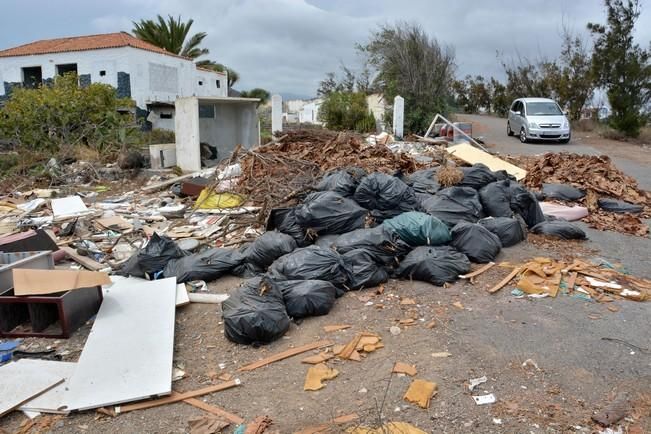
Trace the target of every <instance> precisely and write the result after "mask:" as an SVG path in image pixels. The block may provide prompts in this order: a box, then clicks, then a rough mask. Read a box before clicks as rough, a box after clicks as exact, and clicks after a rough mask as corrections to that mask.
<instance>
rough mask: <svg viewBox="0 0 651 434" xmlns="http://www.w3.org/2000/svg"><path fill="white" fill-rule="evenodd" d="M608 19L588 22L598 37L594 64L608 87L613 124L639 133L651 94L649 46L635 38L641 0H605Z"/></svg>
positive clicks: (599, 81) (631, 133) (601, 82)
mask: <svg viewBox="0 0 651 434" xmlns="http://www.w3.org/2000/svg"><path fill="white" fill-rule="evenodd" d="M604 3H605V6H606V14H607V23H606V24H605V25H604V24H596V23H588V29H589V30H590V32H591V33H592V36H593V39H594V54H593V61H592V68H593V71H594V74H595V77H596V79H597V84H598V85H600V86H603V87H604V88H605V89H606V93H607V95H608V101H609V102H610V106H611V110H612V115H611V116H610V124H611V126H612V127H613V128H615V129H616V130H618V131H621V132H622V133H624V134H626V135H628V136H631V137H637V136H638V135H639V133H640V128H641V127H642V126H643V125H644V124H645V122H646V120H647V117H648V114H647V113H645V112H644V110H646V109H647V108H648V103H649V100H650V98H651V92H650V87H651V65H649V53H650V51H651V47H650V48H649V49H646V50H645V49H642V48H641V47H640V45H639V44H636V43H634V41H633V29H634V27H635V22H636V21H637V19H638V18H639V16H640V4H639V0H626V1H625V0H604Z"/></svg>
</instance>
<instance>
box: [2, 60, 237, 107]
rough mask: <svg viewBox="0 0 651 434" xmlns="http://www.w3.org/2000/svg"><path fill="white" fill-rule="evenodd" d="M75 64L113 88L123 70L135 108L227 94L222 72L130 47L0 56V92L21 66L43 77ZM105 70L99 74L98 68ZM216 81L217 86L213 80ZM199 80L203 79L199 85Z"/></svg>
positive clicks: (18, 74)
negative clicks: (36, 70) (37, 68)
mask: <svg viewBox="0 0 651 434" xmlns="http://www.w3.org/2000/svg"><path fill="white" fill-rule="evenodd" d="M66 63H76V64H77V73H78V74H79V75H82V74H90V76H91V82H92V83H105V84H110V85H111V86H114V87H117V84H118V79H117V73H118V72H126V73H128V74H129V75H130V80H131V98H132V99H133V100H135V101H136V104H137V105H138V107H141V108H145V107H146V105H147V103H150V102H170V103H173V102H174V101H175V100H176V98H178V97H186V96H227V92H228V89H227V83H226V81H227V80H226V78H227V76H226V74H222V73H218V72H211V71H203V70H199V69H197V68H196V66H195V65H194V63H192V61H190V60H187V59H183V58H180V57H175V56H169V55H165V54H159V53H155V52H152V51H147V50H141V49H138V48H133V47H120V48H106V49H100V50H88V51H74V52H66V53H51V54H39V55H34V56H16V57H0V95H4V86H2V82H5V81H6V82H22V81H23V77H22V68H24V67H30V66H40V67H41V71H42V75H43V79H47V78H52V77H54V76H55V74H56V68H55V66H56V65H58V64H66ZM102 70H104V71H106V75H105V76H100V71H102ZM216 80H220V82H221V88H220V89H217V87H216V84H215V81H216ZM199 81H202V82H204V85H203V86H199V84H198V83H199Z"/></svg>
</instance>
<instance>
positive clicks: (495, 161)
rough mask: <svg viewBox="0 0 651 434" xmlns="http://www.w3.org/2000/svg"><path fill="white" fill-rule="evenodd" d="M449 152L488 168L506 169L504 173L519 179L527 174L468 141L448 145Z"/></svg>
mask: <svg viewBox="0 0 651 434" xmlns="http://www.w3.org/2000/svg"><path fill="white" fill-rule="evenodd" d="M447 151H448V153H449V154H451V155H454V156H455V157H457V158H460V159H462V160H463V161H465V162H466V163H470V164H475V163H482V164H485V165H486V166H488V168H489V169H490V170H492V171H493V172H496V171H498V170H506V173H508V174H510V175H513V176H515V179H517V180H518V181H520V180H521V179H524V177H525V176H527V171H526V170H524V169H521V168H519V167H518V166H515V165H513V164H511V163H509V162H507V161H504V160H502V159H501V158H497V157H495V156H494V155H491V154H489V153H488V152H484V151H482V150H481V149H477V148H475V147H474V146H472V145H471V144H469V143H461V144H459V145H454V146H450V147H449V148H447Z"/></svg>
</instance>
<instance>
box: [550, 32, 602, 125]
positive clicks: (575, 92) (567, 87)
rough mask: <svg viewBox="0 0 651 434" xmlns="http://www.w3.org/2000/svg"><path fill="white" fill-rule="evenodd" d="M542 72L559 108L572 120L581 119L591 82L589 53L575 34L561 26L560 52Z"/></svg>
mask: <svg viewBox="0 0 651 434" xmlns="http://www.w3.org/2000/svg"><path fill="white" fill-rule="evenodd" d="M547 66H548V69H547V70H546V74H547V76H548V81H549V82H550V83H551V87H552V88H553V89H554V93H555V95H556V98H557V100H558V103H559V104H560V105H561V107H563V108H566V109H567V110H568V112H569V116H570V118H571V119H573V120H578V119H581V110H582V109H583V107H584V106H585V104H586V102H587V101H588V100H589V99H590V98H591V97H592V94H593V93H594V88H595V81H594V77H593V74H592V56H591V54H590V53H589V52H588V49H587V48H586V46H585V43H584V42H583V40H582V39H581V38H580V37H579V36H574V35H572V33H571V32H570V31H569V29H567V28H565V29H563V45H562V47H561V55H560V57H559V59H558V61H557V62H556V63H553V64H549V65H547Z"/></svg>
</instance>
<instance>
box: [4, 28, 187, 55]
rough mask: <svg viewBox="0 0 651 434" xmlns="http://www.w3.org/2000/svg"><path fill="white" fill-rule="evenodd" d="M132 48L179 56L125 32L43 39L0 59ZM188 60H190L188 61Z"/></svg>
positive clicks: (23, 46) (5, 52) (20, 47)
mask: <svg viewBox="0 0 651 434" xmlns="http://www.w3.org/2000/svg"><path fill="white" fill-rule="evenodd" d="M119 47H133V48H139V49H141V50H147V51H153V52H154V53H159V54H166V55H168V56H174V57H180V58H182V59H186V57H183V56H179V55H177V54H174V53H170V52H169V51H166V50H164V49H163V48H160V47H157V46H155V45H153V44H150V43H149V42H145V41H141V40H140V39H138V38H136V37H134V36H131V35H130V34H128V33H127V32H119V33H105V34H102V35H88V36H74V37H70V38H57V39H44V40H42V41H36V42H31V43H29V44H25V45H20V46H18V47H14V48H8V49H6V50H1V51H0V57H13V56H31V55H33V54H49V53H64V52H68V51H87V50H99V49H102V48H119ZM188 60H190V59H188Z"/></svg>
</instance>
